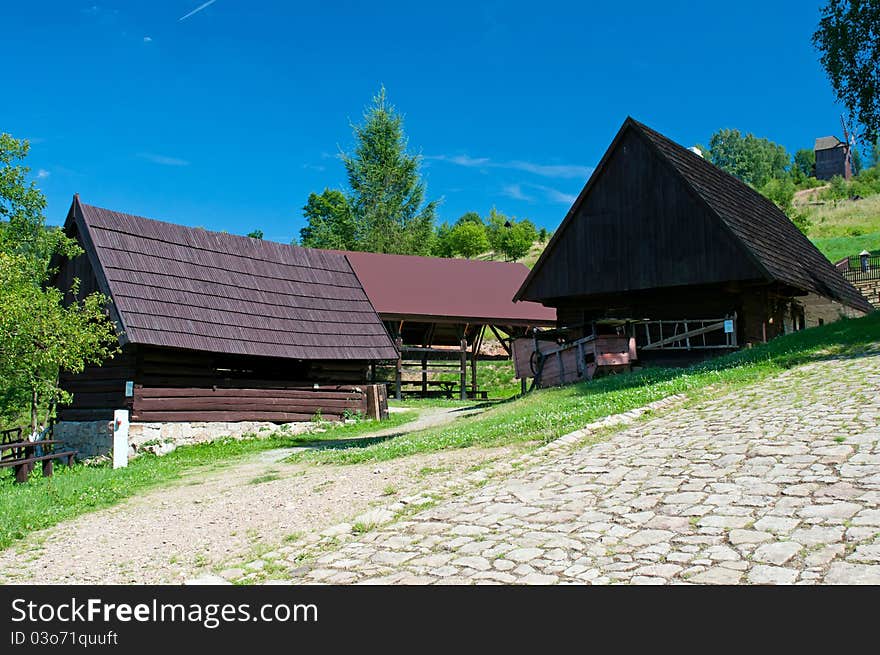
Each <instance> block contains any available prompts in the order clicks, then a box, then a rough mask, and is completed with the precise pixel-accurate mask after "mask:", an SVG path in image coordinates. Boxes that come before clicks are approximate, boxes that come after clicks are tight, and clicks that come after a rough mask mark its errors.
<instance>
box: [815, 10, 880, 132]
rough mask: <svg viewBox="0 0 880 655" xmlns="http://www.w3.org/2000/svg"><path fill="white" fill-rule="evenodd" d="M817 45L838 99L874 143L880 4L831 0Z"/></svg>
mask: <svg viewBox="0 0 880 655" xmlns="http://www.w3.org/2000/svg"><path fill="white" fill-rule="evenodd" d="M813 45H814V46H815V47H816V49H817V50H818V51H819V53H820V56H819V61H820V63H821V64H822V67H823V68H824V69H825V72H826V73H827V75H828V79H829V80H830V82H831V86H832V88H833V89H834V92H835V94H836V95H837V100H838V101H839V102H840V103H841V104H842V105H844V106H845V107H846V108H847V110H849V114H850V117H851V118H852V120H854V121H855V122H856V123H858V124H860V125H861V126H862V129H861V130H860V136H861V138H862V139H863V140H864V141H865V142H868V143H872V142H873V141H874V139H876V138H877V136H878V134H880V66H878V65H877V62H878V61H880V3H878V2H877V1H876V0H829V2H828V4H826V5H825V7H823V8H822V17H821V19H820V20H819V26H818V28H817V29H816V32H815V33H814V34H813Z"/></svg>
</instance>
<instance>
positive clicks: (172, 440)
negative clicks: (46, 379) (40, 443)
mask: <svg viewBox="0 0 880 655" xmlns="http://www.w3.org/2000/svg"><path fill="white" fill-rule="evenodd" d="M310 426H311V423H285V424H281V425H279V424H277V423H269V422H264V421H241V422H237V423H226V422H210V423H131V424H129V430H128V457H129V459H131V458H132V457H136V456H137V455H139V454H141V453H144V452H150V453H155V454H157V455H164V454H166V453H170V452H171V451H172V450H174V449H175V448H177V447H178V446H186V445H192V444H197V443H204V442H206V441H214V440H215V439H220V438H223V437H232V438H234V439H241V438H243V437H245V436H249V435H256V436H269V435H270V434H272V433H273V432H278V431H283V432H284V433H285V434H291V435H294V434H302V433H303V432H305V431H307V430H308V429H309V427H310ZM53 434H54V438H55V439H60V440H62V441H64V445H65V446H67V447H69V448H75V449H76V450H77V451H78V452H79V454H78V456H77V459H89V458H91V457H98V456H100V455H108V456H111V455H112V453H113V421H61V422H60V423H56V424H55V428H54V433H53Z"/></svg>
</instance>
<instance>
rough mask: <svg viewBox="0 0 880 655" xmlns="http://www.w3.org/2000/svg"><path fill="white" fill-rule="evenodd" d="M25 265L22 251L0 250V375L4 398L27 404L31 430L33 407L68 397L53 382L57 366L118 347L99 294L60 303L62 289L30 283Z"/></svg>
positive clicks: (96, 358) (76, 365) (72, 365)
mask: <svg viewBox="0 0 880 655" xmlns="http://www.w3.org/2000/svg"><path fill="white" fill-rule="evenodd" d="M28 267H29V262H28V260H27V258H26V257H25V256H23V255H11V254H8V253H4V252H0V288H2V289H3V293H2V294H0V379H2V380H3V383H2V384H3V385H4V387H5V388H6V391H7V392H6V393H5V394H4V396H5V397H6V398H7V399H10V398H11V399H15V400H16V401H17V404H19V406H21V405H23V404H24V403H28V404H29V406H30V419H31V431H32V432H33V431H34V430H36V428H37V414H38V408H40V407H53V406H54V405H55V404H56V403H59V402H67V401H69V400H70V394H68V393H66V392H64V391H62V390H61V389H60V388H59V387H58V372H59V371H60V370H65V371H69V372H71V373H80V372H82V370H83V368H84V367H85V366H86V365H89V364H100V363H101V362H103V361H104V360H105V359H107V358H108V357H112V355H113V354H114V353H116V352H118V342H117V338H116V332H115V329H114V326H113V324H112V323H111V322H110V321H109V320H108V319H107V315H106V312H105V305H106V302H107V299H106V298H105V297H104V296H102V295H101V294H98V293H93V294H90V295H88V296H87V297H85V298H84V299H83V300H82V301H81V302H73V303H71V304H69V305H67V306H65V304H64V294H63V293H62V292H61V291H60V290H59V289H56V288H54V287H51V286H49V287H46V288H41V287H40V286H38V285H35V284H34V280H33V278H32V277H31V276H30V275H29V273H28ZM77 284H78V283H75V285H74V289H73V292H74V294H73V295H76V291H77Z"/></svg>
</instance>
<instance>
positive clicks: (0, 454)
mask: <svg viewBox="0 0 880 655" xmlns="http://www.w3.org/2000/svg"><path fill="white" fill-rule="evenodd" d="M59 444H62V445H63V444H64V442H63V441H59V440H57V439H38V440H37V441H25V440H22V441H12V442H9V443H0V468H7V467H10V466H11V467H13V468H14V469H15V481H16V482H18V483H21V482H27V480H28V476H30V474H31V471H32V470H33V469H34V465H35V464H36V463H37V462H42V465H43V477H47V478H48V477H49V476H51V475H52V463H53V462H54V461H55V460H56V459H62V460H66V461H67V465H68V466H73V458H74V457H76V453H77V451H75V450H72V449H68V450H60V451H57V452H56V451H55V446H56V445H59ZM38 449H39V450H38Z"/></svg>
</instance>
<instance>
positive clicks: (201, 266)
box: [68, 198, 397, 360]
mask: <svg viewBox="0 0 880 655" xmlns="http://www.w3.org/2000/svg"><path fill="white" fill-rule="evenodd" d="M71 220H73V221H75V222H76V224H77V226H78V228H79V231H80V234H81V236H82V237H83V240H84V242H85V243H84V245H85V248H86V252H87V253H88V256H89V258H90V260H91V262H92V266H93V267H94V269H95V271H96V274H97V277H98V279H99V281H100V283H101V286H102V287H105V288H104V291H105V293H108V294H109V295H110V296H111V298H112V299H113V303H114V306H115V310H116V312H117V314H118V316H119V319H120V322H121V323H122V326H121V327H122V329H123V330H124V333H125V338H126V339H127V340H128V341H129V342H131V343H137V344H145V345H152V346H163V347H169V348H185V349H190V350H204V351H210V352H217V353H228V354H240V355H256V356H268V357H284V358H291V359H303V360H338V359H355V360H390V359H397V350H396V349H395V347H394V344H393V343H392V341H391V339H390V337H389V336H388V333H387V332H386V330H385V327H384V326H383V325H382V322H381V320H380V319H379V317H378V315H377V314H376V312H375V311H374V309H373V307H372V306H371V304H370V301H369V299H368V298H367V295H366V293H365V292H364V289H363V287H362V286H361V283H360V282H359V281H358V278H357V276H356V275H355V274H354V272H353V271H352V269H351V266H350V265H349V263H348V260H347V259H346V258H345V257H344V256H343V255H341V254H338V253H332V252H326V251H321V250H310V249H306V248H300V247H295V246H288V245H285V244H281V243H273V242H271V241H262V240H258V239H249V238H247V237H239V236H234V235H231V234H221V233H218V232H210V231H207V230H203V229H197V228H189V227H185V226H182V225H175V224H173V223H164V222H160V221H154V220H151V219H147V218H141V217H139V216H131V215H129V214H122V213H119V212H115V211H110V210H108V209H101V208H99V207H93V206H90V205H86V204H81V203H80V202H79V199H78V198H75V199H74V203H73V206H72V207H71V215H70V216H69V218H68V222H70V221H71Z"/></svg>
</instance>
